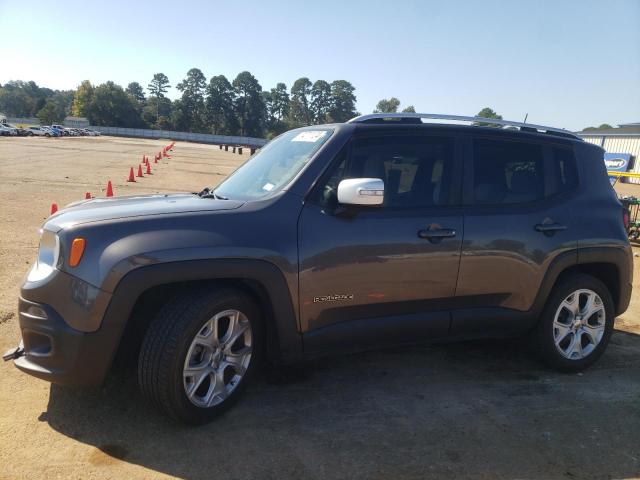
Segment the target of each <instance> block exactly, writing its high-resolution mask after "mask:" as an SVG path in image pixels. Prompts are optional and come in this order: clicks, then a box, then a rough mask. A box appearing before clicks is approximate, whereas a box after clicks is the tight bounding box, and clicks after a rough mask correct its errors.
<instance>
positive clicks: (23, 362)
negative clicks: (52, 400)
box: [7, 271, 121, 386]
mask: <svg viewBox="0 0 640 480" xmlns="http://www.w3.org/2000/svg"><path fill="white" fill-rule="evenodd" d="M92 288H93V289H95V287H91V286H90V285H88V284H85V282H83V281H82V280H79V279H77V278H75V277H72V276H71V275H68V274H65V273H63V272H59V271H58V272H56V273H55V274H54V275H53V276H52V278H51V279H47V281H46V282H41V283H38V284H36V283H29V282H27V283H25V285H24V286H23V288H22V291H21V297H20V300H19V303H18V318H19V323H20V331H21V334H22V346H23V350H18V351H14V352H13V354H12V355H9V354H8V355H7V356H8V358H7V360H9V359H13V362H14V365H15V366H16V367H17V368H19V369H20V370H22V371H23V372H25V373H28V374H30V375H33V376H34V377H38V378H41V379H43V380H47V381H49V382H53V383H59V384H63V385H76V386H91V385H99V384H100V383H102V381H103V380H104V377H105V376H106V374H107V372H108V370H109V367H110V365H111V361H112V359H113V355H114V353H115V349H116V346H117V342H118V338H119V334H120V333H121V325H115V324H114V322H108V321H105V320H104V319H103V317H104V316H105V314H106V310H107V306H108V305H109V300H110V295H108V294H106V293H104V292H102V291H100V292H99V295H98V296H94V297H91V295H89V297H91V298H89V297H87V292H91V291H92V290H91V289H92ZM104 295H108V297H107V298H103V297H104ZM98 297H100V298H99V299H98ZM96 319H98V323H97V325H96ZM85 327H86V328H85ZM89 327H90V328H89ZM80 328H83V329H84V330H90V331H81V330H80ZM9 353H11V352H9Z"/></svg>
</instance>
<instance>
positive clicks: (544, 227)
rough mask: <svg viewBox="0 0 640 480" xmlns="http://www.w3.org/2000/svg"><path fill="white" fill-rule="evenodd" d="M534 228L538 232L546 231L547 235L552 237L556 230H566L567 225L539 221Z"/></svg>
mask: <svg viewBox="0 0 640 480" xmlns="http://www.w3.org/2000/svg"><path fill="white" fill-rule="evenodd" d="M533 228H535V230H536V232H541V233H544V234H545V235H547V236H549V237H550V236H551V235H553V234H555V233H556V232H559V231H561V230H566V229H567V226H566V225H560V224H559V223H539V224H537V225H536V226H535V227H533Z"/></svg>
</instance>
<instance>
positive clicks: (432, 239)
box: [299, 129, 464, 351]
mask: <svg viewBox="0 0 640 480" xmlns="http://www.w3.org/2000/svg"><path fill="white" fill-rule="evenodd" d="M422 132H424V129H421V130H414V131H412V132H405V133H402V134H400V133H396V132H393V131H392V132H380V131H379V130H376V134H375V135H359V136H356V137H355V138H354V139H352V141H351V142H350V143H349V144H348V145H347V147H346V148H345V149H344V151H343V152H342V153H341V154H340V156H339V158H338V159H336V161H335V162H334V165H333V166H332V167H331V169H330V171H329V172H328V173H327V175H326V176H325V178H324V179H322V180H321V182H320V185H318V187H317V190H316V192H315V193H314V195H313V196H312V198H311V199H310V201H308V202H307V203H306V204H305V206H304V208H303V211H302V213H301V216H300V219H299V256H300V258H299V265H300V266H299V269H300V270H299V275H300V276H299V278H300V284H299V285H300V318H301V323H302V330H303V333H304V344H305V350H307V351H322V350H327V349H335V348H346V349H351V348H359V347H368V346H371V345H378V344H396V343H403V342H416V341H419V340H421V339H423V338H426V337H438V336H443V335H445V334H446V333H447V332H448V330H449V325H450V314H449V310H448V306H447V302H448V301H449V300H451V299H452V298H453V296H454V293H455V288H456V280H457V276H458V266H459V260H460V248H461V245H462V238H463V233H464V232H463V223H462V210H461V208H460V206H459V199H460V179H461V175H460V166H461V161H460V160H461V156H460V155H459V154H458V153H459V149H458V148H457V145H456V139H455V138H454V137H451V136H437V135H436V136H433V135H432V136H430V135H425V134H424V133H422ZM364 177H366V178H380V179H382V180H383V181H384V184H385V196H384V203H383V205H382V206H377V207H359V208H353V207H350V208H346V209H343V208H341V207H340V206H339V205H337V199H336V189H337V186H338V183H339V182H340V180H342V179H345V178H364ZM443 232H444V234H445V236H437V235H442V234H443Z"/></svg>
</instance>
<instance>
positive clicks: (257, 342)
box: [5, 114, 633, 423]
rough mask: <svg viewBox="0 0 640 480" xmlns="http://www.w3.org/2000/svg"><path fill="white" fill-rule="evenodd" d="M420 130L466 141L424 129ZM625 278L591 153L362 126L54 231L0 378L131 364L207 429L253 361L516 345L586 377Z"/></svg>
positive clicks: (169, 402) (47, 229) (286, 144)
mask: <svg viewBox="0 0 640 480" xmlns="http://www.w3.org/2000/svg"><path fill="white" fill-rule="evenodd" d="M436 117H437V118H444V119H445V120H461V121H462V120H464V121H471V122H476V124H472V125H460V124H456V125H453V124H443V123H439V124H434V123H424V122H423V120H424V119H433V118H436ZM477 122H482V124H481V125H477ZM487 124H489V125H490V126H487ZM505 126H507V127H508V128H501V127H505ZM632 274H633V270H632V253H631V249H630V246H629V242H628V240H627V235H626V231H625V227H624V225H623V208H622V206H621V204H620V203H619V201H618V199H617V197H616V195H615V193H614V191H613V189H612V187H611V185H610V184H609V180H608V178H607V174H606V171H605V166H604V162H603V150H602V149H601V148H599V147H597V146H595V145H591V144H589V143H585V142H583V141H582V140H580V139H579V138H578V137H576V136H574V135H573V134H571V133H569V132H567V131H564V130H560V129H554V128H549V127H543V126H538V125H531V124H519V123H515V122H506V121H500V120H488V119H478V118H475V117H474V118H468V117H455V116H446V117H441V116H436V115H430V114H383V115H366V116H363V117H358V118H355V119H353V120H351V121H350V122H348V123H345V124H337V125H322V126H313V127H306V128H302V129H298V130H293V131H290V132H287V133H284V134H283V135H281V136H279V137H278V138H277V139H275V140H273V141H272V142H270V143H269V144H268V145H267V146H266V147H264V148H263V149H262V150H261V151H260V152H259V153H257V154H256V155H254V156H253V157H252V158H251V159H250V160H249V161H247V162H246V163H245V164H244V165H242V166H241V167H240V168H239V169H238V170H236V172H235V173H234V174H233V175H231V176H230V177H229V178H227V179H226V180H225V181H224V182H223V183H222V184H221V185H219V186H218V187H217V188H215V189H209V188H205V189H204V190H203V191H201V192H200V193H198V194H187V193H185V194H179V195H149V196H143V197H140V196H137V197H121V198H108V199H92V200H87V201H84V202H80V203H77V204H73V205H70V206H68V207H67V208H65V209H64V210H61V211H59V212H58V213H57V214H55V215H53V216H52V217H50V218H49V219H48V220H47V221H46V222H45V224H44V226H43V231H42V238H41V241H40V250H39V254H38V260H37V263H36V264H35V265H34V266H33V268H32V269H31V271H30V272H29V274H28V277H27V279H26V281H25V283H24V285H23V287H22V291H21V297H20V301H19V318H20V328H21V330H22V339H23V343H22V344H21V345H20V346H19V347H17V348H15V349H13V350H11V351H9V352H8V353H7V354H6V355H5V359H13V360H14V362H15V365H16V366H17V367H18V368H20V369H21V370H23V371H25V372H27V373H30V374H32V375H34V376H36V377H40V378H43V379H45V380H48V381H51V382H57V383H63V384H74V385H95V384H99V383H101V382H102V381H103V379H104V377H105V375H106V374H107V372H108V371H109V369H110V367H111V365H112V363H113V361H114V359H116V358H118V359H124V360H126V359H133V360H135V361H136V362H137V369H138V376H139V383H140V387H141V389H142V392H143V393H144V395H145V396H146V397H148V398H149V399H150V400H151V401H152V402H153V403H155V404H156V405H157V406H158V407H159V408H160V409H162V410H164V411H165V412H166V413H168V414H170V415H171V416H173V417H175V418H177V419H179V420H182V421H185V422H189V423H203V422H206V421H208V420H210V419H211V418H213V417H214V416H215V415H217V414H219V413H220V412H222V411H224V410H225V409H226V408H228V407H229V406H230V405H231V404H232V403H233V402H234V400H235V399H236V398H237V397H238V395H239V394H240V392H241V390H242V388H243V387H244V386H245V384H246V382H247V379H248V377H249V376H250V375H251V373H252V371H254V370H255V368H256V365H257V364H258V362H259V361H260V360H262V359H267V360H269V361H271V362H276V363H288V362H295V361H300V360H302V359H304V358H308V357H310V356H315V355H322V354H326V353H331V352H336V351H353V350H361V349H368V348H375V347H380V346H382V347H386V346H390V345H398V344H407V343H417V342H423V341H426V340H434V339H438V340H440V339H445V338H451V339H466V338H472V337H505V336H515V335H522V334H528V335H529V336H530V338H531V340H532V343H533V345H534V346H535V348H536V349H537V351H538V352H539V354H540V356H541V358H542V359H543V360H544V361H546V362H547V363H548V364H549V365H551V366H552V367H554V368H557V369H559V370H562V371H567V372H573V371H578V370H581V369H583V368H585V367H587V366H589V365H590V364H591V363H593V362H594V361H595V360H596V359H597V358H598V357H600V355H602V353H603V351H604V349H605V348H606V345H607V343H608V341H609V338H610V336H611V333H612V329H613V323H614V318H615V316H616V315H619V314H621V313H622V312H624V311H625V310H626V308H627V306H628V304H629V299H630V296H631V283H632Z"/></svg>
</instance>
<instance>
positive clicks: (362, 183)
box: [338, 178, 384, 205]
mask: <svg viewBox="0 0 640 480" xmlns="http://www.w3.org/2000/svg"><path fill="white" fill-rule="evenodd" d="M383 201H384V182H383V181H382V180H381V179H379V178H349V179H347V180H342V181H341V182H340V183H339V184H338V202H339V203H340V204H342V205H382V202H383Z"/></svg>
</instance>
